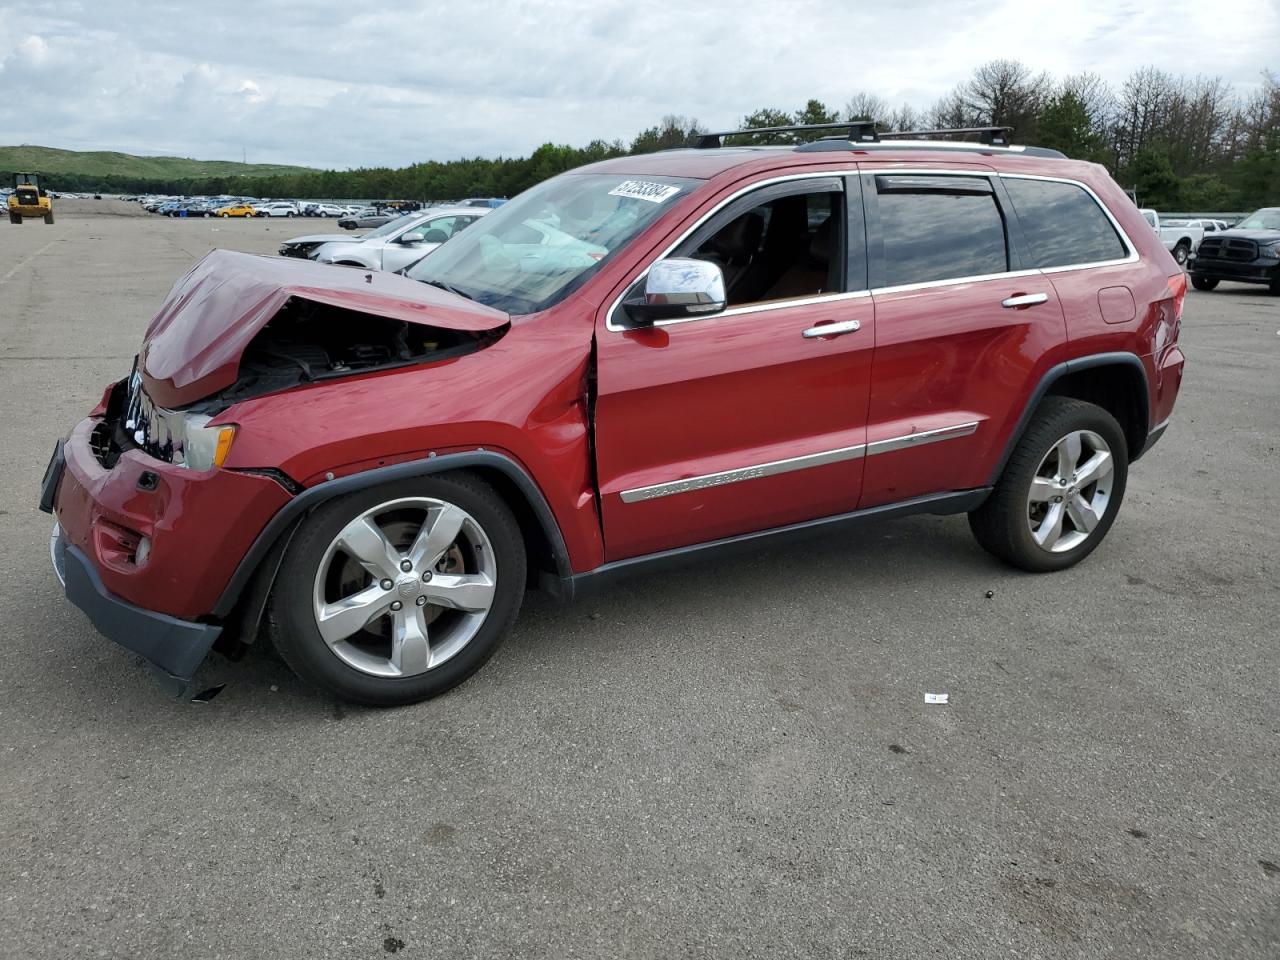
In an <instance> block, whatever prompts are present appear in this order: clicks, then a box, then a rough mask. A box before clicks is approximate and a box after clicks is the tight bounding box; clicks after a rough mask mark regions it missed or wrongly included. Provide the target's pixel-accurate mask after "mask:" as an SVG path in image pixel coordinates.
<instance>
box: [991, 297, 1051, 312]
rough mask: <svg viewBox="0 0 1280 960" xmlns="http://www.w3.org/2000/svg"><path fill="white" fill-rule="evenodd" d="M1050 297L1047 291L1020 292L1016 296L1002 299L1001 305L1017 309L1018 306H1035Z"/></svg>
mask: <svg viewBox="0 0 1280 960" xmlns="http://www.w3.org/2000/svg"><path fill="white" fill-rule="evenodd" d="M1048 299H1049V295H1048V294H1047V293H1020V294H1018V295H1017V296H1016V297H1006V298H1005V299H1003V300H1001V301H1000V306H1002V307H1007V308H1008V309H1010V310H1016V309H1017V308H1018V307H1034V306H1035V305H1036V304H1037V303H1044V302H1045V301H1047V300H1048Z"/></svg>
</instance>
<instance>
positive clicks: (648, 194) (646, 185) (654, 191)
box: [609, 180, 680, 203]
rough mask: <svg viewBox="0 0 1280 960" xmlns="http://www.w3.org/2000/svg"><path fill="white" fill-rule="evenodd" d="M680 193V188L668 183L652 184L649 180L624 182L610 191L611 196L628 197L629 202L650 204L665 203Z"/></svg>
mask: <svg viewBox="0 0 1280 960" xmlns="http://www.w3.org/2000/svg"><path fill="white" fill-rule="evenodd" d="M679 192H680V188H679V187H673V186H671V185H670V184H666V183H652V182H650V181H648V180H624V181H623V182H622V183H620V184H618V185H617V186H616V187H614V188H613V189H612V190H610V191H609V196H611V197H626V198H627V199H628V200H648V201H649V202H650V203H663V202H665V201H667V200H670V199H671V198H672V197H674V196H675V195H676V194H677V193H679Z"/></svg>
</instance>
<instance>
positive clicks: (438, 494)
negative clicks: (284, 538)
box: [268, 473, 526, 707]
mask: <svg viewBox="0 0 1280 960" xmlns="http://www.w3.org/2000/svg"><path fill="white" fill-rule="evenodd" d="M525 564H526V559H525V549H524V543H523V541H522V540H521V536H520V527H519V524H518V523H517V522H516V519H515V517H514V516H513V515H512V513H511V510H510V508H509V507H508V506H507V505H506V503H504V502H503V500H502V499H501V498H500V497H499V496H498V495H497V493H496V492H495V491H494V490H493V488H492V487H490V486H489V485H488V484H486V483H484V482H483V481H481V480H480V479H478V478H476V477H473V476H471V475H468V474H461V473H457V474H441V475H438V476H432V477H424V478H421V479H415V480H405V481H399V482H396V483H390V484H384V485H381V486H378V487H374V488H371V489H368V490H361V491H358V492H356V493H352V494H349V495H347V496H344V497H340V498H338V499H336V500H333V501H331V502H329V503H327V504H325V505H324V506H322V507H320V508H319V509H317V510H316V512H315V513H313V514H312V515H311V516H310V517H309V518H308V519H307V520H306V521H304V523H303V525H302V526H301V527H300V528H299V530H298V532H297V534H296V535H295V536H294V538H293V540H292V541H291V542H290V545H289V549H288V551H287V553H286V554H285V557H284V560H283V562H282V563H281V566H280V573H279V576H278V577H277V578H276V583H275V586H274V588H273V590H272V594H271V599H270V602H269V606H268V617H269V622H270V627H271V635H272V639H273V640H274V641H275V645H276V648H277V649H278V650H279V652H280V655H281V657H282V658H283V659H284V661H285V662H286V663H287V664H288V665H289V666H290V667H291V668H292V669H293V670H294V672H295V673H297V674H298V676H299V677H301V678H302V679H303V680H305V681H307V682H309V683H311V684H313V685H315V686H317V687H320V688H321V689H323V690H327V691H328V692H330V693H332V694H334V695H335V696H338V697H340V698H342V699H344V700H350V701H353V702H356V703H363V704H368V705H370V706H380V707H387V706H399V705H402V704H408V703H416V702H418V701H420V700H426V699H428V698H430V697H435V696H438V695H439V694H441V693H444V692H445V691H446V690H449V689H452V688H453V687H455V686H457V685H458V684H460V683H462V682H463V681H464V680H466V679H467V678H468V677H470V676H471V675H472V674H473V673H475V672H476V671H477V670H478V669H480V667H481V666H483V665H484V663H485V661H487V660H488V659H489V657H490V656H492V655H493V652H494V651H495V650H496V649H497V648H498V645H499V643H501V641H502V639H503V637H504V636H505V635H506V633H507V631H508V630H509V629H510V627H511V624H512V623H513V622H514V620H515V617H516V614H517V613H518V612H519V609H520V603H521V601H522V599H523V597H524V589H525Z"/></svg>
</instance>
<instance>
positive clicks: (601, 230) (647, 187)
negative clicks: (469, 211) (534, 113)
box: [408, 173, 702, 314]
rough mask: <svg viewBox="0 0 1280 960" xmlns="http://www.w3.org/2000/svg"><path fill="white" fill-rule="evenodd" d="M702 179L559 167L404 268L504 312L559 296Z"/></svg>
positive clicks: (541, 306)
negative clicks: (556, 172) (585, 171)
mask: <svg viewBox="0 0 1280 960" xmlns="http://www.w3.org/2000/svg"><path fill="white" fill-rule="evenodd" d="M701 183H702V181H701V180H695V179H691V178H688V177H658V176H645V177H627V176H623V175H621V174H573V173H570V174H563V175H561V176H559V177H555V178H553V179H551V180H547V181H545V182H543V183H540V184H538V185H537V186H536V187H533V188H532V189H530V190H526V191H525V192H524V193H522V194H520V196H518V197H516V198H515V199H514V200H510V201H508V202H507V203H504V204H503V205H502V206H500V207H498V208H497V209H495V210H494V211H493V213H490V214H488V215H487V216H485V217H483V218H482V219H480V220H479V221H477V222H476V223H475V224H473V225H472V226H470V227H468V228H467V229H466V230H465V231H463V232H462V233H460V234H458V236H456V237H454V238H453V239H452V240H450V241H449V242H448V243H447V244H445V245H444V246H442V247H440V248H439V249H438V250H436V251H435V252H433V253H432V254H431V255H430V256H427V257H423V259H422V260H420V261H419V262H418V264H417V265H416V266H414V267H412V268H411V269H410V270H409V271H408V275H409V276H410V277H412V278H413V279H414V280H420V281H422V282H424V283H439V284H445V285H447V286H448V287H449V288H452V289H454V290H456V291H457V292H458V293H461V294H462V295H463V296H467V297H470V298H472V299H473V300H478V301H479V302H480V303H483V304H487V305H489V306H491V307H496V308H497V309H499V310H502V311H505V312H506V313H513V314H522V313H537V312H538V311H539V310H545V309H546V308H547V307H550V306H552V305H553V304H555V303H558V302H559V301H560V300H563V299H564V298H565V297H567V296H568V295H569V294H570V293H572V292H573V291H574V290H576V289H577V288H578V287H580V286H581V285H582V284H583V283H585V282H586V281H587V279H588V278H589V277H591V276H592V275H593V274H594V273H595V272H596V271H597V270H598V269H599V268H600V266H601V265H602V264H603V263H606V262H607V261H608V259H609V258H610V257H611V256H613V255H614V254H615V253H617V252H618V251H619V250H621V249H622V248H623V247H625V246H626V245H627V244H628V243H630V242H631V240H632V239H633V238H634V237H635V236H636V235H637V234H639V233H640V231H642V230H644V228H645V227H647V226H648V225H649V224H651V223H652V222H653V221H654V220H656V219H657V218H658V216H659V215H660V214H661V213H663V212H664V211H666V210H668V209H670V206H671V203H672V202H673V201H674V200H675V199H676V198H677V197H680V196H683V195H685V194H687V193H689V192H690V191H691V190H693V189H694V188H695V187H696V186H698V185H700V184H701Z"/></svg>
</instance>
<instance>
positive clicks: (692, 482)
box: [620, 443, 867, 503]
mask: <svg viewBox="0 0 1280 960" xmlns="http://www.w3.org/2000/svg"><path fill="white" fill-rule="evenodd" d="M866 449H867V447H866V444H862V443H859V444H858V445H856V446H853V447H839V448H838V449H835V450H824V451H822V452H821V453H809V454H806V455H804V456H803V457H788V458H787V459H785V460H771V461H769V462H768V463H759V464H756V465H755V466H753V467H739V468H738V469H736V470H722V471H720V472H719V473H704V474H703V475H702V476H700V477H687V478H685V479H684V480H670V481H667V482H666V483H655V484H652V485H650V486H647V487H636V488H635V489H633V490H623V491H622V493H621V494H620V496H621V497H622V502H623V503H639V502H640V501H643V500H654V499H656V498H658V497H669V496H671V495H672V494H676V493H688V492H689V491H691V490H705V489H706V488H707V487H720V486H724V485H725V484H726V483H740V482H741V481H743V480H755V479H757V478H759V477H772V476H775V475H776V474H779V473H790V472H791V471H793V470H805V469H808V468H809V467H821V466H825V465H826V464H829V463H840V462H842V461H844V460H857V459H859V458H860V457H862V455H863V454H864V453H866Z"/></svg>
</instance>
